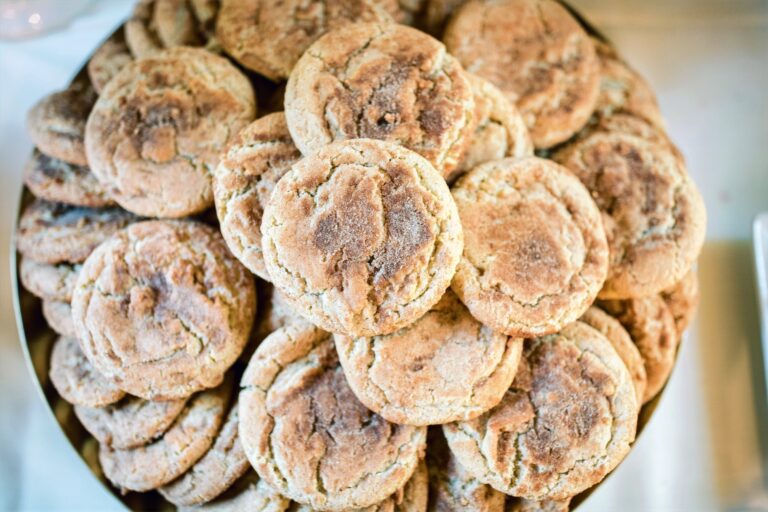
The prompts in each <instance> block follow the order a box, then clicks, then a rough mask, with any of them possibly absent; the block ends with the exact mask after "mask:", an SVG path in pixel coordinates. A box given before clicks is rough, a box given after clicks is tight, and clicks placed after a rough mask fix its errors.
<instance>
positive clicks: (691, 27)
mask: <svg viewBox="0 0 768 512" xmlns="http://www.w3.org/2000/svg"><path fill="white" fill-rule="evenodd" d="M575 4H576V6H577V7H578V8H579V9H580V10H581V11H582V12H583V13H584V14H585V15H586V16H587V17H588V18H589V19H590V20H591V21H592V22H593V23H594V24H595V25H597V26H598V27H600V28H601V29H602V30H603V31H605V33H607V34H608V35H609V36H610V37H611V38H612V39H613V40H614V41H615V43H616V44H617V45H618V47H619V48H620V49H621V51H622V52H623V53H624V54H625V55H626V57H627V58H628V60H629V61H630V62H631V63H632V64H634V65H635V66H636V67H637V68H638V69H639V70H640V71H641V72H643V74H644V75H645V76H646V77H647V78H648V79H649V81H650V82H651V83H652V85H653V87H654V88H655V89H656V91H657V92H658V95H659V99H660V102H661V107H662V111H663V112H664V114H665V116H666V118H667V121H668V125H669V131H670V133H671V135H672V137H673V139H674V140H675V141H676V142H677V143H678V144H679V145H680V147H681V149H682V151H683V153H684V154H685V155H686V157H687V159H688V163H689V167H690V171H691V173H692V175H693V176H694V177H695V179H696V181H697V183H698V184H699V185H700V187H701V189H702V192H703V195H704V197H705V200H706V202H707V205H708V211H709V230H708V243H707V245H706V247H705V250H704V253H703V255H702V258H701V261H700V265H699V268H700V273H701V280H702V294H703V301H702V305H701V311H700V315H699V319H700V320H699V322H698V328H697V329H696V332H695V333H694V334H693V336H691V337H690V338H689V339H688V340H687V342H686V343H685V345H684V346H683V347H682V349H681V352H680V358H679V362H678V366H677V368H676V370H675V373H674V374H673V376H672V379H671V381H670V383H669V386H668V388H667V390H666V394H665V396H664V398H663V400H662V402H661V404H660V406H659V408H658V409H657V412H656V414H655V416H654V417H653V419H652V421H651V423H650V425H649V426H648V428H647V429H646V431H645V432H644V433H643V435H642V437H641V438H640V439H639V441H638V442H637V445H636V447H635V449H634V450H633V451H632V453H631V454H630V455H629V457H628V458H627V460H626V461H625V462H624V463H623V464H622V466H621V467H620V468H619V469H618V470H617V471H616V473H615V474H614V475H613V476H611V477H610V478H609V479H608V481H607V482H606V483H605V484H604V485H603V486H602V487H601V488H600V489H599V490H598V491H597V492H596V493H595V494H594V495H593V496H592V497H591V498H590V499H589V501H588V502H587V503H586V504H585V505H584V506H583V508H582V509H583V510H584V511H604V510H605V511H609V510H625V511H638V512H639V511H649V510H652V511H657V510H658V511H666V510H675V511H676V510H681V511H683V510H684V511H688V510H696V511H708V510H722V509H734V510H736V509H739V510H741V509H744V508H748V507H751V508H752V509H754V510H768V499H767V498H766V490H765V489H768V484H766V481H767V480H768V475H767V474H766V471H767V470H766V464H765V461H766V452H768V419H767V418H768V414H766V397H765V393H764V391H762V390H763V389H764V388H763V387H762V385H761V384H760V379H761V378H762V369H761V368H760V366H759V364H760V363H759V361H760V357H759V354H760V352H759V350H760V349H759V343H758V332H757V328H758V327H757V319H756V316H755V315H756V309H755V303H754V289H753V285H752V263H751V259H750V258H751V253H750V247H749V245H748V238H749V236H750V235H749V226H750V222H751V218H752V217H753V216H754V215H755V214H756V213H757V212H758V211H760V210H768V157H767V156H766V154H767V153H768V147H767V146H768V93H766V91H768V3H766V2H764V1H760V0H731V1H714V0H707V1H704V2H702V1H698V2H697V1H695V0H690V1H679V2H673V3H670V2H665V1H662V0H646V1H627V2H610V1H608V0H581V1H577V2H575ZM129 10H130V1H129V0H102V1H100V2H97V3H96V5H95V6H93V7H92V8H91V9H90V10H89V11H87V12H86V13H85V15H84V16H82V17H81V18H80V19H78V20H77V21H76V22H75V23H74V24H73V25H72V26H70V27H69V28H67V29H65V30H64V31H61V32H58V33H54V34H50V35H48V36H45V37H42V38H39V39H34V40H29V41H24V42H14V43H6V42H3V43H0V70H2V71H1V74H0V157H1V158H0V180H1V181H0V194H2V195H1V196H0V197H2V201H1V202H0V216H1V217H2V221H1V222H0V226H2V229H0V255H2V256H0V259H2V265H1V266H2V268H4V269H7V268H8V259H7V251H6V250H5V249H4V248H7V247H8V244H9V238H10V233H11V232H12V222H13V221H12V219H13V212H14V211H15V207H16V202H17V196H18V190H19V187H20V182H21V181H20V171H21V168H22V166H23V164H24V161H25V159H26V157H27V155H28V153H29V150H30V148H31V143H30V140H29V138H28V136H27V135H26V133H25V130H24V113H25V112H26V110H27V109H28V108H29V107H30V106H31V105H32V104H33V103H34V101H36V100H37V99H38V98H39V97H41V96H42V95H44V94H45V93H47V92H49V91H51V90H53V89H56V88H59V87H62V86H64V85H65V84H66V83H67V80H68V79H69V77H70V75H71V74H72V72H73V71H74V70H75V69H77V67H78V66H79V64H80V63H81V61H82V59H83V57H84V56H86V55H87V54H88V52H89V51H90V49H92V48H93V47H94V46H95V45H96V44H97V43H98V41H99V40H100V39H102V37H103V36H104V35H105V34H107V33H108V32H109V31H110V30H111V29H112V27H113V26H114V25H115V24H116V23H117V22H118V20H120V19H121V18H123V17H124V16H125V15H126V14H127V13H128V11H129ZM0 286H1V287H2V295H0V321H1V322H2V326H1V328H0V509H3V510H5V509H9V510H13V509H20V510H113V509H115V510H116V509H119V508H120V505H119V503H118V502H117V501H116V500H114V498H112V497H111V495H110V494H109V493H108V492H106V491H105V490H104V489H102V488H101V486H100V484H98V483H97V482H96V480H95V479H93V478H92V477H91V475H90V473H89V472H88V470H87V469H86V467H85V466H84V465H83V464H82V463H81V462H80V461H79V459H78V457H77V455H76V454H75V453H74V452H73V451H72V450H71V449H70V448H69V446H68V444H67V441H66V440H65V438H64V437H63V436H62V435H61V434H60V433H59V431H58V429H57V427H56V425H54V424H53V422H52V420H51V419H50V418H49V416H48V415H47V413H46V411H45V410H44V406H43V404H42V402H41V401H40V400H39V399H38V397H37V396H36V395H35V391H34V388H33V384H32V382H31V380H30V377H29V375H28V374H27V370H26V368H25V366H24V363H23V359H22V355H21V350H20V349H19V346H18V339H17V334H16V328H15V325H14V320H13V313H12V309H11V292H10V283H9V277H8V273H7V272H5V271H4V272H1V273H0Z"/></svg>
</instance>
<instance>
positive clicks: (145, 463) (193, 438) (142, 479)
mask: <svg viewBox="0 0 768 512" xmlns="http://www.w3.org/2000/svg"><path fill="white" fill-rule="evenodd" d="M231 384H232V383H231V382H230V380H225V381H224V382H223V383H222V384H221V385H219V387H217V388H215V389H209V390H206V391H203V392H201V393H198V394H197V395H195V396H193V397H192V398H191V399H190V400H189V403H187V405H186V407H185V408H184V410H183V411H182V412H181V414H179V416H178V417H177V418H176V421H175V422H174V423H173V425H172V426H171V427H170V428H169V429H168V430H167V431H166V432H165V434H163V436H162V437H161V438H159V439H157V440H156V441H155V442H153V443H151V444H148V445H145V446H140V447H137V448H129V449H126V450H119V449H115V448H112V447H110V446H108V445H105V444H102V445H101V446H100V448H99V462H100V463H101V468H102V469H103V471H104V476H106V477H107V479H108V480H109V481H110V482H112V484H113V485H114V486H115V487H117V488H119V489H120V490H121V491H123V492H127V491H138V492H144V491H149V490H151V489H157V488H158V487H160V486H162V485H165V484H167V483H169V482H171V481H173V480H175V479H176V478H178V477H179V476H181V475H183V474H184V473H185V472H186V471H187V470H188V469H189V468H190V467H192V465H193V464H194V463H195V462H197V461H198V460H199V459H200V458H201V457H202V456H203V455H205V452H206V451H208V449H209V448H210V447H211V445H212V444H213V441H214V439H215V438H216V434H217V433H218V431H219V428H220V427H221V424H222V421H223V420H224V416H225V415H226V412H227V404H228V402H229V395H230V391H231V389H232V386H231Z"/></svg>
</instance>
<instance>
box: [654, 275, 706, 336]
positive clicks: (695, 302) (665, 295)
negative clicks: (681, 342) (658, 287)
mask: <svg viewBox="0 0 768 512" xmlns="http://www.w3.org/2000/svg"><path fill="white" fill-rule="evenodd" d="M661 298H662V299H664V302H666V303H667V307H668V308H669V311H670V313H672V316H673V317H675V327H676V328H677V337H678V338H682V337H683V333H684V332H685V330H686V329H687V328H688V326H689V325H691V322H692V321H693V317H694V316H695V315H696V309H697V308H698V307H699V299H700V295H699V278H698V276H697V275H696V270H695V269H691V270H689V271H688V273H687V274H685V277H683V278H682V279H681V280H680V281H679V282H678V283H677V284H675V285H674V286H672V287H671V288H667V289H666V290H664V291H663V292H661Z"/></svg>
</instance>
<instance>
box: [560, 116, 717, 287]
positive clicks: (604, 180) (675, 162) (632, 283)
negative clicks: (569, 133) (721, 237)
mask: <svg viewBox="0 0 768 512" xmlns="http://www.w3.org/2000/svg"><path fill="white" fill-rule="evenodd" d="M554 159H555V160H556V161H558V162H560V163H561V164H562V165H564V166H566V167H567V168H568V169H569V170H570V171H571V172H573V173H574V174H575V175H576V176H577V177H578V178H579V179H580V180H581V182H582V183H584V185H585V186H586V187H587V188H588V189H589V191H590V192H591V193H592V197H593V198H594V200H595V202H596V203H597V206H598V207H599V208H600V210H601V212H602V214H603V225H604V226H605V231H606V235H607V237H608V245H609V248H610V265H609V271H608V279H607V280H606V282H605V285H604V287H603V289H602V290H601V291H600V297H601V298H604V299H621V298H631V297H644V296H649V295H654V294H657V293H659V292H661V291H662V290H664V289H666V288H669V287H670V286H672V285H674V284H675V283H676V282H678V281H679V280H680V279H682V278H683V276H684V275H685V273H686V272H688V270H689V269H690V268H691V266H692V265H693V262H694V261H695V260H696V258H697V256H698V254H699V252H700V251H701V247H702V244H703V242H704V234H705V230H706V211H705V209H704V202H703V200H702V198H701V195H700V194H699V191H698V189H697V188H696V185H695V184H694V183H693V181H692V180H691V178H690V177H689V176H688V173H687V172H686V170H685V167H684V165H683V163H682V161H681V159H680V158H678V156H677V155H676V154H675V153H674V152H673V150H672V149H671V148H670V146H669V145H667V144H665V143H662V142H660V141H653V140H649V139H645V138H641V137H638V136H636V135H632V134H629V133H624V132H618V131H612V132H605V131H601V130H598V131H595V132H594V133H591V134H589V135H587V136H586V137H584V138H582V139H580V140H576V141H575V142H573V143H572V144H569V145H567V146H566V147H564V148H562V149H561V150H559V151H557V152H556V153H555V154H554Z"/></svg>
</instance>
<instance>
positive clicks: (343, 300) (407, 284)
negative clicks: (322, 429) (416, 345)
mask: <svg viewBox="0 0 768 512" xmlns="http://www.w3.org/2000/svg"><path fill="white" fill-rule="evenodd" d="M261 231H262V234H263V240H262V249H263V251H264V260H265V263H266V267H267V271H268V272H269V276H270V278H271V280H272V282H273V283H274V284H275V286H276V287H278V288H280V290H281V291H282V292H283V293H284V295H285V297H286V299H288V302H289V304H290V305H291V306H292V307H294V309H296V310H297V311H298V312H299V313H300V314H301V315H302V316H304V317H306V318H307V319H309V320H310V321H311V322H313V323H314V324H316V325H318V326H320V327H321V328H323V329H325V330H328V331H331V332H335V333H338V334H346V335H348V336H355V337H357V336H377V335H380V334H389V333H391V332H394V331H396V330H397V329H399V328H401V327H404V326H406V325H408V324H410V323H412V322H414V321H415V320H416V319H417V318H419V317H420V316H421V315H423V314H424V313H426V312H427V311H428V310H429V308H431V307H432V306H433V305H434V304H435V303H437V301H438V300H440V297H442V295H443V293H444V292H445V290H446V288H447V287H448V285H449V284H450V281H451V278H452V277H453V274H454V272H455V270H456V265H457V264H458V262H459V259H460V257H461V250H462V245H463V237H462V230H461V224H460V222H459V215H458V212H457V211H456V205H455V204H454V202H453V199H452V198H451V195H450V191H449V190H448V186H447V185H446V183H445V180H444V179H443V178H442V177H441V176H440V174H439V173H437V171H435V169H434V168H433V167H432V166H431V165H430V163H429V162H427V161H426V160H425V159H424V158H422V157H420V156H419V155H417V154H416V153H414V152H412V151H409V150H407V149H405V148H403V147H401V146H397V145H395V144H392V143H389V142H383V141H376V140H370V139H356V140H349V141H343V142H336V143H333V144H330V145H328V146H326V147H325V148H323V149H321V150H320V151H319V152H318V153H317V154H315V155H312V156H309V157H306V158H304V159H302V160H300V161H299V162H298V163H297V164H295V165H294V166H293V167H292V168H291V170H290V171H288V173H286V174H285V175H284V176H283V177H282V179H281V180H280V181H279V182H278V183H277V185H276V186H275V188H274V190H273V192H272V197H271V199H270V201H269V203H268V205H267V207H266V209H265V211H264V219H263V221H262V225H261Z"/></svg>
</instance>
